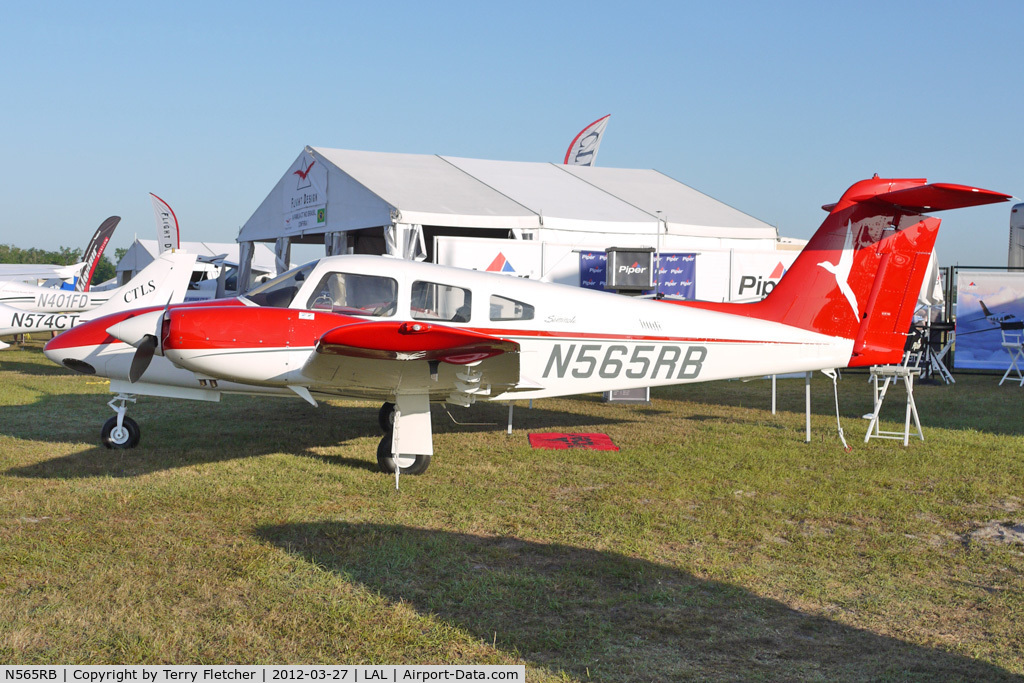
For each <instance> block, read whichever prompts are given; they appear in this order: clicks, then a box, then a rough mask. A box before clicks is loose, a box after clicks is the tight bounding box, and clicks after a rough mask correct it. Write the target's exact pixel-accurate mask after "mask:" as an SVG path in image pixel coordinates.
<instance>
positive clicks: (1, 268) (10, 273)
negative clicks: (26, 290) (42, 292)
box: [0, 261, 85, 282]
mask: <svg viewBox="0 0 1024 683" xmlns="http://www.w3.org/2000/svg"><path fill="white" fill-rule="evenodd" d="M84 265H85V262H84V261H83V262H81V263H76V264H74V265H71V266H60V265H51V264H40V263H3V264H0V280H12V281H14V282H24V281H26V280H47V279H50V278H61V279H64V278H69V277H73V276H75V275H78V273H79V272H80V271H81V270H82V266H84Z"/></svg>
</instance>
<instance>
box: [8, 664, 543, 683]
mask: <svg viewBox="0 0 1024 683" xmlns="http://www.w3.org/2000/svg"><path fill="white" fill-rule="evenodd" d="M235 681H252V682H253V683H288V682H294V681H301V682H303V683H305V682H307V681H309V682H314V683H317V682H320V681H323V682H328V681H343V682H344V683H373V682H374V681H377V682H380V683H403V682H405V681H414V682H416V683H432V682H433V681H517V682H520V683H521V682H523V681H526V667H525V666H524V665H521V664H520V665H512V666H496V665H480V666H477V665H473V664H465V665H458V666H454V665H452V666H448V665H422V666H417V665H401V666H399V665H380V666H365V665H359V666H341V665H333V664H332V665H325V666H317V665H285V666H245V665H237V666H233V665H227V666H225V665H218V666H174V665H169V666H161V665H149V664H147V665H137V666H134V665H89V666H68V665H61V666H10V665H3V666H0V683H8V682H11V683H19V682H20V683H26V682H31V683H233V682H235Z"/></svg>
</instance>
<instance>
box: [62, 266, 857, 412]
mask: <svg viewBox="0 0 1024 683" xmlns="http://www.w3.org/2000/svg"><path fill="white" fill-rule="evenodd" d="M399 263H400V266H399ZM381 273H387V275H386V276H383V277H382V276H381V275H380V274H381ZM338 276H344V277H349V276H356V277H359V278H381V279H385V280H388V281H389V286H390V287H391V288H392V289H393V291H394V292H395V296H394V301H393V302H390V303H391V308H390V309H388V310H387V311H386V312H385V313H384V314H381V313H379V312H378V314H376V315H359V313H360V312H363V311H356V310H351V309H346V310H344V312H335V310H327V306H326V305H325V304H326V301H324V302H323V303H324V305H318V303H317V301H318V298H317V297H318V296H322V295H323V292H324V291H325V290H324V289H323V288H324V285H323V283H324V282H330V281H332V278H336V277H338ZM300 283H301V286H299V287H298V289H297V291H296V292H295V293H294V295H293V296H292V299H291V301H290V303H289V306H288V307H287V308H278V307H275V306H267V305H264V306H255V305H253V303H252V302H251V301H250V300H248V299H245V298H242V299H235V300H228V301H223V302H219V303H218V302H208V303H207V304H206V305H204V306H201V307H193V308H192V309H191V310H190V312H189V313H188V315H187V317H186V316H180V318H179V317H175V316H174V315H172V316H171V324H170V326H169V328H168V329H167V330H165V332H166V333H167V337H166V339H165V346H166V348H164V349H163V353H164V357H163V358H160V357H157V358H155V359H154V361H153V363H152V365H151V366H150V367H149V369H148V370H147V371H146V373H145V375H144V377H143V378H142V380H141V381H140V382H137V383H135V384H132V385H131V391H132V392H133V393H142V394H146V393H153V394H156V395H182V393H181V392H179V391H177V390H178V389H181V390H186V392H185V393H188V394H192V393H194V392H212V393H211V395H210V396H209V397H208V398H214V399H215V396H214V395H213V394H219V393H222V392H246V393H249V392H259V393H263V392H271V393H282V394H292V392H293V390H292V389H289V387H294V386H301V387H305V388H306V389H308V390H309V391H310V392H311V393H313V394H319V395H326V396H351V397H362V398H376V399H382V400H392V399H393V398H394V396H395V394H396V392H405V393H426V394H428V395H429V396H430V398H431V400H432V401H442V400H446V399H448V398H449V397H450V396H451V395H452V391H451V386H452V383H453V382H454V381H455V379H453V377H454V375H456V374H457V373H459V372H460V371H461V366H460V365H459V364H451V363H441V364H440V365H439V367H437V368H435V369H434V373H433V375H436V377H435V376H432V373H431V369H430V367H429V365H428V364H427V363H419V364H410V363H409V362H408V361H409V360H415V358H414V357H413V358H394V359H381V358H359V357H346V358H344V359H343V360H342V361H341V362H339V363H336V364H331V365H327V366H324V365H322V364H318V363H316V362H311V361H312V360H315V358H316V356H317V355H318V351H317V341H318V340H319V339H320V337H321V336H322V335H324V333H326V332H328V331H329V330H332V329H335V328H339V327H343V326H346V325H351V324H355V323H359V322H365V321H368V320H377V321H394V322H398V321H406V322H410V323H418V324H421V325H425V326H432V325H442V326H444V327H446V328H458V329H465V330H471V331H473V332H478V333H482V334H485V335H488V336H491V337H498V338H501V339H505V340H508V341H510V342H513V343H514V344H516V345H518V354H517V355H518V358H517V362H516V363H506V365H507V366H508V367H501V362H502V361H501V358H500V357H499V358H498V359H491V360H490V361H485V362H491V363H492V364H495V365H497V366H498V367H497V370H498V372H497V374H496V376H495V377H494V378H493V379H495V381H494V382H492V383H491V385H490V386H489V387H487V388H486V390H478V391H476V392H474V400H475V399H476V398H486V399H491V400H511V399H515V398H539V397H548V396H561V395H568V394H577V393H588V392H597V391H608V390H615V389H628V388H636V387H648V386H660V385H667V384H679V383H686V382H699V381H708V380H714V379H721V378H727V377H737V376H757V375H764V374H771V373H785V372H797V371H804V370H814V369H819V368H826V367H841V366H843V365H845V364H846V362H847V361H848V359H849V358H850V351H851V347H852V342H851V341H850V340H848V339H842V338H838V337H830V336H826V335H822V334H817V333H814V332H809V331H807V330H802V329H798V328H794V327H790V326H787V325H782V324H779V323H775V322H770V321H764V320H756V319H746V318H739V317H737V316H733V315H727V314H723V313H718V312H714V311H706V310H700V309H695V308H689V307H686V306H684V305H677V304H674V303H671V302H667V301H655V300H650V299H639V298H633V297H625V296H620V295H615V294H611V293H604V292H594V291H589V290H582V289H579V288H575V287H569V286H563V285H553V284H549V283H538V282H534V281H530V280H525V279H521V278H515V277H510V276H503V275H496V274H491V273H481V272H475V271H468V270H463V269H456V268H445V267H442V266H436V265H432V264H418V263H408V262H396V261H395V260H393V259H387V258H383V257H370V256H340V257H330V258H324V259H321V260H320V261H319V262H317V263H316V264H315V266H314V267H312V268H310V269H309V271H308V273H306V274H305V275H304V277H302V279H301V281H300ZM424 283H426V285H427V286H429V289H430V294H431V295H434V294H436V292H451V291H455V290H457V291H458V292H459V294H458V301H457V303H459V304H460V308H464V310H463V312H462V313H461V314H460V315H458V316H457V315H455V314H454V313H452V312H451V309H448V310H445V309H444V308H443V304H442V302H439V301H436V300H435V299H437V298H438V297H436V296H435V297H434V298H433V299H430V300H429V301H428V300H427V299H429V298H430V297H429V296H428V297H427V298H424V297H422V296H420V295H421V294H422V292H423V289H424V286H425V284H424ZM418 296H419V300H417V297H418ZM434 304H442V305H441V310H439V311H435V310H429V311H428V310H425V309H424V306H425V305H434ZM188 306H189V304H183V305H179V306H175V307H173V311H185V310H186V309H187V308H188ZM334 308H337V307H334ZM173 311H172V313H173ZM96 342H97V343H95V344H92V345H91V348H85V347H86V346H90V345H89V344H85V345H84V346H76V347H73V350H72V349H68V350H67V351H59V352H58V351H54V353H60V354H66V353H71V354H72V355H74V356H75V358H76V360H80V361H83V362H86V363H89V364H90V365H94V366H95V367H96V371H97V372H99V373H100V374H103V375H105V376H108V377H110V378H111V379H112V380H113V381H114V382H125V383H127V381H128V373H129V369H130V366H131V359H132V357H133V355H134V353H135V349H134V348H133V347H131V346H129V345H128V344H125V343H123V342H120V341H117V340H116V339H113V338H111V337H109V336H106V335H104V338H103V339H97V340H96ZM116 386H120V385H116ZM192 397H196V396H192Z"/></svg>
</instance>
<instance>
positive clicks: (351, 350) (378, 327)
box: [316, 321, 519, 365]
mask: <svg viewBox="0 0 1024 683" xmlns="http://www.w3.org/2000/svg"><path fill="white" fill-rule="evenodd" d="M316 350H317V353H322V354H332V355H338V356H349V357H352V358H367V359H373V360H428V361H443V362H445V363H452V364H455V365H468V364H469V363H475V362H477V361H481V360H484V359H486V358H491V357H493V356H497V355H500V354H502V353H510V352H516V351H518V350H519V344H517V343H516V342H514V341H511V340H509V339H503V338H501V337H494V336H491V335H488V334H483V333H481V332H474V331H473V330H467V329H461V328H455V327H448V326H446V325H432V324H430V323H425V322H381V321H369V322H360V323H353V324H351V325H343V326H341V327H336V328H334V329H332V330H328V331H327V332H325V333H324V334H323V335H322V336H321V337H320V339H319V340H318V341H317V345H316Z"/></svg>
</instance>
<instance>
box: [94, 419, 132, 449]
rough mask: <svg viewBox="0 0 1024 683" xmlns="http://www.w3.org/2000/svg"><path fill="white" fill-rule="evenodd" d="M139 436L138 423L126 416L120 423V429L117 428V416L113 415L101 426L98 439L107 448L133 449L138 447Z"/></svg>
mask: <svg viewBox="0 0 1024 683" xmlns="http://www.w3.org/2000/svg"><path fill="white" fill-rule="evenodd" d="M141 436H142V430H141V429H140V428H139V423H137V422H136V421H135V420H133V419H131V418H130V417H128V416H127V415H125V416H124V419H123V420H122V421H121V426H120V427H118V426H117V416H116V415H115V416H114V417H112V418H110V419H109V420H107V421H106V422H105V423H104V424H103V429H101V430H100V438H101V439H102V440H103V445H104V446H106V447H107V448H135V447H136V446H138V445H139V437H141Z"/></svg>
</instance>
